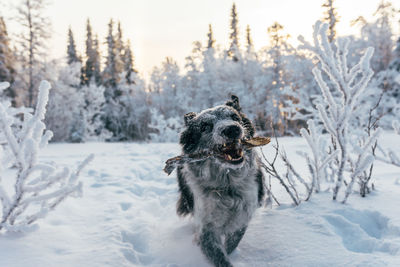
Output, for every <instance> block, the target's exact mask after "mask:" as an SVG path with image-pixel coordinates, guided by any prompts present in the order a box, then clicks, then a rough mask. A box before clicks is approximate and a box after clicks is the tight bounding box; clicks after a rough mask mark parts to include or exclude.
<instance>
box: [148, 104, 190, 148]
mask: <svg viewBox="0 0 400 267" xmlns="http://www.w3.org/2000/svg"><path fill="white" fill-rule="evenodd" d="M150 128H152V129H153V131H155V133H150V139H151V140H152V141H153V142H178V141H179V134H180V132H181V131H182V129H183V125H182V122H181V119H179V118H176V117H174V118H169V119H165V117H164V116H163V115H162V114H160V113H159V112H158V111H157V110H156V109H152V110H151V124H150Z"/></svg>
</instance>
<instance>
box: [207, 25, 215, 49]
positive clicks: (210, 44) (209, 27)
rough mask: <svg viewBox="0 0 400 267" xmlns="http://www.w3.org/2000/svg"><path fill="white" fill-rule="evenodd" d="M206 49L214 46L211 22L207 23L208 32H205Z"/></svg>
mask: <svg viewBox="0 0 400 267" xmlns="http://www.w3.org/2000/svg"><path fill="white" fill-rule="evenodd" d="M207 37H208V39H207V49H210V48H214V44H215V40H214V34H213V29H212V26H211V24H208V33H207Z"/></svg>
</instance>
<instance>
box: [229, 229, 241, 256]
mask: <svg viewBox="0 0 400 267" xmlns="http://www.w3.org/2000/svg"><path fill="white" fill-rule="evenodd" d="M245 232H246V227H243V228H242V229H239V230H237V231H235V232H234V233H232V234H229V235H227V236H226V240H225V247H226V253H228V254H231V253H232V252H233V251H234V250H235V248H236V247H237V246H238V245H239V242H240V240H242V238H243V235H244V233H245Z"/></svg>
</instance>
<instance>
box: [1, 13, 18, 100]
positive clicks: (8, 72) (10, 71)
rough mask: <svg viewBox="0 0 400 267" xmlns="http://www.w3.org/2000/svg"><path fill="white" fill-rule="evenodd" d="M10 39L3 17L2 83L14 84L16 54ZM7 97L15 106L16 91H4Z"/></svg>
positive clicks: (8, 89)
mask: <svg viewBox="0 0 400 267" xmlns="http://www.w3.org/2000/svg"><path fill="white" fill-rule="evenodd" d="M9 41H10V40H9V37H8V33H7V27H6V24H5V22H4V19H3V17H0V82H9V83H10V84H13V83H14V75H15V69H14V66H13V65H14V54H13V51H12V50H11V49H10V46H9ZM4 93H5V95H6V96H7V97H9V98H10V99H11V101H12V104H13V105H15V96H16V95H15V91H14V90H13V89H12V87H9V88H7V89H6V90H5V91H4Z"/></svg>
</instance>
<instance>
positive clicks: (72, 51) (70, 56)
mask: <svg viewBox="0 0 400 267" xmlns="http://www.w3.org/2000/svg"><path fill="white" fill-rule="evenodd" d="M67 62H68V64H69V65H71V64H74V63H77V62H82V60H81V58H80V57H79V56H78V53H77V51H76V45H75V40H74V35H73V33H72V29H71V27H69V29H68V46H67Z"/></svg>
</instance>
